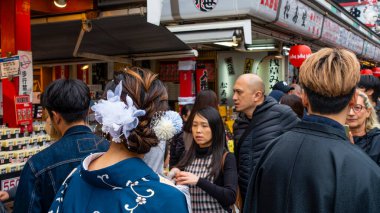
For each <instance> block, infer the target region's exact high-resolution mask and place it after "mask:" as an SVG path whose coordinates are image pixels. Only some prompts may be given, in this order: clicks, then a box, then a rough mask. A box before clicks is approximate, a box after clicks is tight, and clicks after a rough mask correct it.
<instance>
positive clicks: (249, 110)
mask: <svg viewBox="0 0 380 213" xmlns="http://www.w3.org/2000/svg"><path fill="white" fill-rule="evenodd" d="M264 93H265V85H264V83H263V81H262V79H261V78H260V77H259V76H257V75H255V74H243V75H241V76H239V78H238V79H237V80H236V82H235V85H234V95H233V101H234V104H235V109H236V111H237V112H240V115H239V118H238V119H237V120H236V121H235V124H234V135H235V137H234V141H235V154H236V157H237V161H238V172H239V187H240V193H241V197H242V200H243V201H244V198H245V194H246V191H247V186H248V180H249V177H250V176H251V174H252V171H253V170H254V169H255V166H256V164H257V161H258V160H259V158H260V156H261V153H262V152H263V151H264V149H265V147H266V145H267V144H268V143H269V142H270V141H272V140H273V139H275V138H277V137H278V136H280V135H281V134H282V133H284V132H285V131H287V130H288V129H290V128H292V127H293V126H294V125H296V123H297V122H298V121H299V119H298V117H297V115H296V114H295V113H294V112H293V110H292V109H291V108H290V107H288V106H286V105H280V104H278V103H277V101H276V100H275V99H273V98H272V97H269V96H268V97H267V96H265V95H264Z"/></svg>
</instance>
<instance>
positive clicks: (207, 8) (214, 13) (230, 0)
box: [161, 0, 280, 22]
mask: <svg viewBox="0 0 380 213" xmlns="http://www.w3.org/2000/svg"><path fill="white" fill-rule="evenodd" d="M279 5H280V0H177V1H171V0H163V5H162V14H161V21H168V20H186V19H202V18H213V17H227V16H237V15H251V16H253V17H256V18H259V19H261V20H263V21H267V22H272V21H274V20H275V19H276V16H277V12H278V10H279Z"/></svg>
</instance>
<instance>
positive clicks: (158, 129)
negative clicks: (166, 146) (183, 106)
mask: <svg viewBox="0 0 380 213" xmlns="http://www.w3.org/2000/svg"><path fill="white" fill-rule="evenodd" d="M182 126H183V123H182V118H181V116H180V115H179V114H178V113H177V112H174V111H162V112H156V113H155V115H154V116H153V118H152V121H151V122H150V128H152V129H153V131H154V134H156V136H157V138H158V139H159V140H160V141H163V140H164V141H167V140H169V139H171V138H172V137H174V135H176V134H178V133H179V132H181V130H182Z"/></svg>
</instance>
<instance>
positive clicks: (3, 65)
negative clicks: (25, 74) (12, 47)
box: [0, 56, 20, 78]
mask: <svg viewBox="0 0 380 213" xmlns="http://www.w3.org/2000/svg"><path fill="white" fill-rule="evenodd" d="M0 70H1V77H2V78H7V77H9V76H13V75H18V74H19V72H20V60H19V56H13V57H10V58H1V59H0Z"/></svg>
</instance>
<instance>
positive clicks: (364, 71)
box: [360, 69, 373, 75]
mask: <svg viewBox="0 0 380 213" xmlns="http://www.w3.org/2000/svg"><path fill="white" fill-rule="evenodd" d="M360 75H373V73H372V70H370V69H363V70H360Z"/></svg>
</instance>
